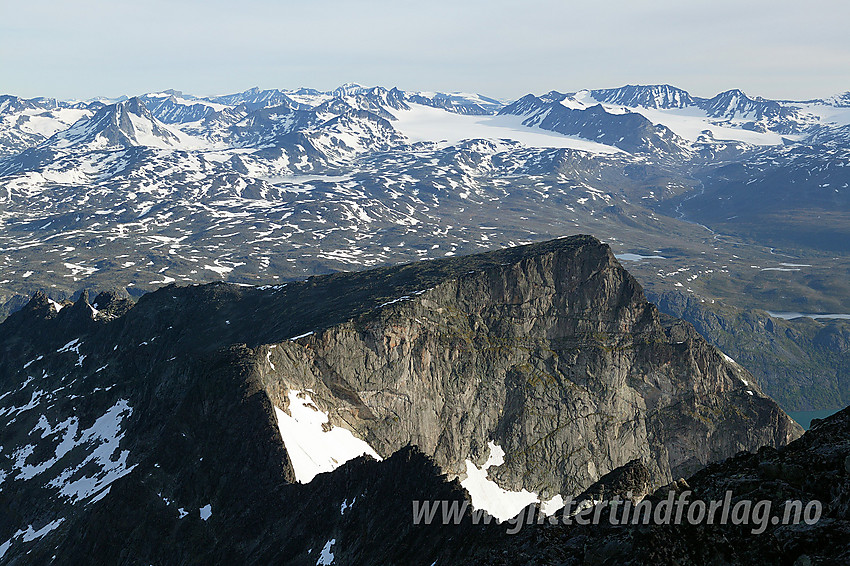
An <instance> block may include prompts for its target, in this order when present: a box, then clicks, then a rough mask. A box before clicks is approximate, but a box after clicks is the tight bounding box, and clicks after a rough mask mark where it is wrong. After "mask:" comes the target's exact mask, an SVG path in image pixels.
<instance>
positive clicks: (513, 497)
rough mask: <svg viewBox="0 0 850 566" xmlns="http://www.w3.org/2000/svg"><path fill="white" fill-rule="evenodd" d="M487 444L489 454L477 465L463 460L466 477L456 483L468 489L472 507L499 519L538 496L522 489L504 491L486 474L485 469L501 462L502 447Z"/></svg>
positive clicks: (507, 516) (491, 443)
mask: <svg viewBox="0 0 850 566" xmlns="http://www.w3.org/2000/svg"><path fill="white" fill-rule="evenodd" d="M487 446H489V447H490V454H489V456H488V457H487V461H486V462H485V463H484V465H483V466H482V467H481V468H479V467H477V466H476V465H475V464H473V463H472V461H470V460H466V479H465V480H463V481H462V482H460V485H462V486H463V487H464V489H466V491H468V492H469V496H470V498H471V499H472V505H473V507H475V508H476V509H484V510H485V511H487V513H489V514H490V515H492V516H493V517H495V518H496V519H498V520H499V521H507V520H508V519H511V518H513V517H515V516H516V515H517V513H519V512H520V511H522V510H523V509H524V508H525V507H527V506H528V505H530V504H531V503H538V502H539V501H540V500H539V498H538V497H537V494H536V493H533V492H530V491H526V490H524V489H523V490H522V491H508V490H507V489H503V488H502V487H500V486H499V485H498V484H497V483H496V482H494V481H493V480H491V479H489V478H487V470H488V469H490V468H491V467H493V466H496V467H498V466H501V465H502V464H504V463H505V451H504V450H502V448H501V447H500V446H499V445H498V444H496V443H495V442H492V441H490V442H488V443H487Z"/></svg>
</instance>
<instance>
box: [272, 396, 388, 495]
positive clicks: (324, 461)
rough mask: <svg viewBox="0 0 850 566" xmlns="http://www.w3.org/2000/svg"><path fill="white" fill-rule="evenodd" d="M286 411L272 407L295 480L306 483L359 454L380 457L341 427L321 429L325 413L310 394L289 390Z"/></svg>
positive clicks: (325, 417)
mask: <svg viewBox="0 0 850 566" xmlns="http://www.w3.org/2000/svg"><path fill="white" fill-rule="evenodd" d="M288 397H289V414H286V413H285V412H284V411H282V410H281V409H279V408H278V407H275V415H276V416H277V426H278V429H279V430H280V437H281V439H283V444H284V446H285V447H286V451H287V453H288V454H289V459H290V461H291V462H292V467H293V468H294V469H295V479H297V480H298V481H299V482H300V483H309V482H310V481H311V480H312V479H313V478H314V477H316V475H317V474H321V473H324V472H332V471H333V470H335V469H337V468H338V467H340V466H341V465H343V464H344V463H346V462H348V461H349V460H352V459H354V458H356V457H358V456H360V455H362V454H368V455H370V456H372V457H373V458H375V459H376V460H380V459H381V457H380V456H378V453H377V452H375V450H373V449H372V447H371V446H369V445H368V444H367V443H366V442H364V441H363V440H360V439H359V438H357V437H356V436H354V435H353V434H352V433H351V431H349V430H347V429H344V428H341V427H336V426H333V427H330V430H328V431H325V427H324V426H323V425H326V423H327V422H328V414H327V413H325V412H323V411H320V410H319V409H317V408H316V406H315V405H313V402H312V399H311V398H310V395H308V394H307V393H305V392H302V391H289V393H288Z"/></svg>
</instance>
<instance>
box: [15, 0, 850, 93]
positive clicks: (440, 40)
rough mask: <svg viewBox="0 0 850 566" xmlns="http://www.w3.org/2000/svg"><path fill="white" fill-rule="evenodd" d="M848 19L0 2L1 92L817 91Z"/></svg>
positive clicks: (745, 13) (218, 2)
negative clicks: (350, 88) (636, 87)
mask: <svg viewBox="0 0 850 566" xmlns="http://www.w3.org/2000/svg"><path fill="white" fill-rule="evenodd" d="M848 22H850V2H846V1H844V0H830V1H825V0H808V2H806V3H804V2H799V1H797V0H795V1H794V2H789V1H786V0H772V1H766V0H735V1H729V0H712V1H705V0H685V1H682V0H676V1H658V0H645V1H642V0H597V1H596V2H591V1H589V0H582V1H581V2H574V1H571V0H562V1H549V0H545V1H544V0H524V1H522V2H510V1H504V0H488V1H479V0H471V1H462V0H456V1H454V2H450V1H445V0H426V1H422V0H420V1H416V2H413V1H408V0H394V1H384V0H380V1H361V2H352V1H347V2H346V1H339V0H300V1H298V2H289V1H286V0H278V1H274V0H241V1H239V2H236V1H223V0H204V1H201V0H168V1H166V0H135V1H133V2H125V1H121V0H108V1H104V0H75V1H74V2H68V1H67V0H63V1H56V0H46V1H40V0H30V1H26V2H13V1H12V0H0V93H8V94H15V95H18V96H25V97H33V96H52V97H56V98H61V99H87V98H92V97H96V96H108V97H115V96H120V95H131V96H132V95H137V94H143V93H146V92H154V91H159V90H165V89H168V88H173V89H176V90H181V91H184V92H187V93H192V94H196V95H211V94H224V93H230V92H238V91H242V90H245V89H247V88H250V87H253V86H259V87H261V88H297V87H300V86H308V87H312V88H318V89H321V90H330V89H333V88H335V87H336V86H338V85H340V84H343V83H346V82H356V83H359V84H363V85H367V86H373V85H382V86H386V87H391V86H398V87H399V88H401V89H402V90H409V91H414V90H429V91H444V92H454V91H462V92H479V93H482V94H486V95H490V96H493V97H496V98H501V99H505V100H510V99H515V98H518V97H520V96H522V95H524V94H527V93H530V92H531V93H536V94H540V93H544V92H548V91H550V90H558V91H561V92H571V91H575V90H579V89H582V88H609V87H616V86H621V85H624V84H661V83H667V84H673V85H675V86H678V87H681V88H684V89H685V90H688V91H689V92H691V94H693V95H697V96H712V95H714V94H716V93H718V92H721V91H724V90H728V89H730V88H741V89H742V90H744V91H745V92H747V93H748V94H750V95H751V96H764V97H766V98H774V99H793V100H805V99H811V98H818V97H824V96H829V95H832V94H837V93H840V92H845V91H848V90H850V34H848V33H847V32H846V25H847V23H848Z"/></svg>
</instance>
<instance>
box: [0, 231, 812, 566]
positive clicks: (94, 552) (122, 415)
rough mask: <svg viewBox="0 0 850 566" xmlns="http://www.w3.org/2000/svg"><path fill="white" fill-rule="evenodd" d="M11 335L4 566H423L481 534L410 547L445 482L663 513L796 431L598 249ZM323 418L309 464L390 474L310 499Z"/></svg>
mask: <svg viewBox="0 0 850 566" xmlns="http://www.w3.org/2000/svg"><path fill="white" fill-rule="evenodd" d="M0 335H2V358H0V372H2V373H1V374H0V375H2V384H3V390H2V393H0V405H2V408H0V419H2V424H3V437H2V441H0V444H2V449H0V486H2V490H3V494H4V508H5V512H4V514H2V516H0V539H2V541H6V542H4V543H2V545H0V553H2V556H0V560H2V561H3V562H4V563H9V564H15V563H21V562H25V561H27V560H30V559H32V558H33V557H39V558H38V559H39V560H40V559H45V560H47V559H48V558H50V557H52V556H56V557H57V558H56V560H59V561H61V562H62V563H85V562H86V561H87V560H88V561H90V560H91V557H92V556H96V557H97V560H96V561H99V562H109V563H126V564H134V563H142V562H164V563H178V562H185V561H187V560H190V561H191V560H202V561H203V560H213V561H221V560H236V561H238V562H253V563H268V562H269V561H275V560H277V561H281V560H283V561H287V562H288V563H294V564H299V563H305V564H306V563H308V562H309V563H311V564H315V563H316V562H317V561H318V560H319V556H320V555H322V553H323V552H326V553H331V554H334V555H335V556H337V562H336V563H350V562H351V561H352V560H354V559H355V558H358V559H360V560H361V561H362V560H365V561H370V559H367V558H364V557H369V556H378V557H380V558H379V559H378V561H386V560H389V561H390V562H392V561H393V560H390V557H392V558H393V559H399V560H401V559H402V558H404V557H408V558H410V557H411V554H410V553H411V548H420V549H421V551H422V553H421V554H420V555H418V557H417V558H415V559H412V560H413V561H412V562H411V563H420V562H422V563H425V562H424V560H423V557H424V556H426V555H427V556H429V557H430V556H434V557H438V556H449V555H451V553H455V554H456V556H462V555H464V554H465V553H467V552H469V546H468V545H467V544H466V543H464V542H462V541H463V540H465V539H464V537H465V536H467V535H469V534H470V533H475V532H479V531H480V532H484V531H486V529H485V527H483V526H481V527H473V526H471V525H470V526H467V527H462V528H460V529H455V530H453V529H454V527H452V528H449V527H446V528H444V529H443V530H439V529H438V530H437V531H436V532H437V533H438V534H436V535H435V534H434V533H435V531H434V530H426V529H424V527H423V528H419V527H415V526H414V525H412V524H411V523H410V521H409V517H410V515H409V513H410V501H411V498H413V499H423V500H424V499H451V500H457V501H461V500H465V499H464V498H465V497H468V496H466V495H465V493H464V491H462V488H461V487H460V485H459V484H458V483H456V482H453V481H452V480H459V481H463V482H466V481H467V480H468V479H469V477H470V475H471V474H472V473H473V472H474V471H475V470H476V469H477V468H479V467H481V466H482V464H483V463H484V460H485V459H488V457H489V456H492V452H494V451H495V450H497V449H499V450H501V451H503V452H504V454H505V457H504V458H503V462H502V463H500V464H498V465H493V466H491V467H490V468H489V480H488V481H492V482H495V483H496V484H498V486H501V488H504V489H507V490H509V491H512V492H519V491H520V490H521V489H525V490H527V491H530V492H533V493H534V494H536V495H537V496H538V497H539V499H538V500H539V501H543V500H549V499H551V498H553V497H554V496H556V495H561V496H567V495H575V494H578V493H580V492H582V491H584V490H585V489H586V488H589V487H591V486H592V484H594V482H597V481H598V480H600V479H601V478H602V477H603V476H604V475H605V474H608V473H609V472H613V471H614V470H616V469H618V468H620V467H622V466H624V465H634V464H633V461H635V460H639V461H640V462H641V463H642V464H641V465H642V466H643V467H644V468H645V470H646V471H645V473H644V474H643V475H642V476H641V477H643V478H644V480H645V483H646V486H645V489H649V487H650V486H659V485H662V484H666V483H669V482H670V481H671V480H672V479H675V478H677V477H679V476H682V475H687V474H690V473H691V472H693V471H695V470H697V469H699V468H700V467H702V466H703V465H705V464H707V463H709V462H713V461H717V460H720V459H722V458H725V457H727V456H730V455H732V454H734V453H737V452H739V451H741V450H752V449H756V448H758V447H759V446H763V445H768V446H773V447H780V446H782V445H784V444H786V443H787V442H789V441H790V440H792V439H793V438H795V437H796V436H798V435H799V433H800V429H799V427H798V426H797V425H796V424H794V423H793V421H791V420H790V419H789V418H788V417H787V416H786V415H785V414H784V413H783V412H782V411H781V410H780V409H779V408H778V407H777V406H776V404H775V403H774V402H773V401H772V400H770V399H769V398H768V397H766V396H764V395H763V394H762V393H761V392H760V391H759V389H758V388H757V387H756V386H755V385H754V384H753V383H752V382H751V381H750V380H751V379H752V378H751V376H750V375H749V374H748V373H747V372H746V371H745V370H743V368H741V367H740V366H738V365H737V364H735V363H733V362H731V361H729V360H727V359H725V358H724V356H723V355H722V354H721V353H720V352H719V351H717V350H716V349H715V348H713V347H712V346H709V345H708V344H707V343H706V342H705V341H704V340H703V339H702V338H701V337H700V336H699V335H698V334H697V333H696V332H695V331H694V330H693V328H692V327H691V326H690V325H688V324H687V323H683V322H681V321H678V320H675V319H672V318H669V317H666V316H664V315H662V314H660V313H659V311H658V310H657V309H656V308H655V307H654V306H653V305H652V304H650V303H648V302H647V301H646V299H645V298H644V296H643V293H642V291H641V288H640V285H638V283H637V282H636V281H635V280H634V279H633V278H632V277H631V276H630V275H629V274H628V273H627V272H626V271H625V270H624V269H623V268H622V267H621V266H620V265H619V263H618V262H617V261H616V260H615V258H614V257H613V255H612V254H611V251H610V249H609V248H608V247H607V246H605V245H603V244H600V243H599V242H598V241H597V240H595V239H593V238H590V237H584V236H582V237H573V238H567V239H562V240H555V241H551V242H547V243H543V244H536V245H531V246H524V247H519V248H511V249H505V250H500V251H497V252H491V253H487V254H481V255H477V256H468V257H459V258H451V259H445V260H438V261H429V262H419V263H416V264H411V265H405V266H400V267H393V268H381V269H376V270H371V271H367V272H361V273H340V274H335V275H330V276H324V277H315V278H310V279H308V280H306V281H302V282H291V283H288V284H285V285H279V286H274V287H237V286H231V285H226V284H213V285H207V286H190V287H176V286H173V285H172V286H168V287H165V288H163V289H161V290H159V291H157V292H154V293H151V294H148V295H144V296H143V297H141V298H140V300H139V301H138V303H137V304H133V303H132V302H131V301H129V300H128V299H125V298H121V297H120V296H118V295H116V294H114V293H103V294H101V295H99V296H97V297H95V298H94V299H91V298H90V297H89V296H88V295H83V296H82V297H81V298H80V299H79V300H78V301H77V302H76V303H74V304H70V303H64V304H58V303H54V302H52V301H50V300H49V299H48V298H47V297H46V296H45V295H37V296H36V297H34V298H33V299H32V300H31V301H30V303H29V304H28V305H27V306H26V307H25V308H24V309H22V310H21V311H19V312H17V313H15V314H13V315H12V316H10V317H9V318H8V319H7V320H6V321H4V322H3V323H2V325H0ZM305 399H306V401H305ZM305 410H306V411H307V412H308V413H309V414H315V415H325V416H324V417H322V418H321V419H320V420H321V422H318V421H316V424H317V426H318V429H317V430H315V431H314V433H315V434H314V436H315V438H316V439H317V440H315V441H314V442H315V443H316V444H315V445H314V446H312V448H313V449H317V448H316V446H319V445H321V444H322V442H326V440H325V439H329V438H337V437H339V436H340V435H342V436H345V435H348V436H351V437H352V438H355V439H360V440H357V442H360V441H365V442H366V443H368V445H369V446H371V447H372V448H374V451H375V452H376V453H377V454H378V455H380V456H381V457H383V458H386V460H384V461H382V462H375V461H374V460H371V459H369V458H368V457H363V458H360V459H356V460H353V461H351V462H349V463H348V464H346V465H345V466H343V467H342V468H338V466H339V465H340V464H342V462H343V461H345V460H347V459H349V458H350V457H351V456H354V455H356V454H351V455H349V456H346V457H344V458H342V459H341V460H337V461H335V464H334V465H333V466H331V468H330V469H333V468H337V469H336V471H334V472H331V473H328V474H321V473H320V474H319V475H318V476H316V477H315V478H314V479H313V480H312V481H310V482H308V483H299V482H298V481H297V478H298V477H299V474H300V473H301V472H302V471H303V469H302V468H301V466H302V465H303V464H302V462H301V461H300V460H298V458H297V456H298V446H296V445H295V444H287V439H288V440H289V442H292V441H293V440H292V438H293V437H292V436H286V432H285V430H284V429H285V427H284V425H286V424H287V423H290V422H291V421H295V420H297V418H299V415H302V414H303V411H305ZM299 411H300V412H299ZM296 424H297V423H296ZM345 431H348V432H345ZM311 438H312V437H311ZM334 442H336V441H334ZM331 444H333V442H332V443H331ZM411 446H415V447H416V448H415V449H413V448H410V447H411ZM630 463H632V464H630ZM470 466H472V467H470ZM485 469H487V468H485ZM632 476H634V474H633V473H631V474H630V475H628V476H627V477H632ZM606 477H607V476H606ZM603 479H604V478H603ZM606 481H608V480H606ZM465 485H466V484H465ZM475 503H476V501H475V495H474V494H473V504H475ZM294 509H297V510H298V511H297V512H294V511H293V510H294ZM350 513H351V514H350ZM364 524H370V525H373V527H374V532H373V534H371V535H369V536H368V537H361V536H360V534H361V533H362V529H363V525H364ZM106 525H108V526H109V528H105V526H106ZM400 525H401V526H400ZM393 529H401V530H396V531H394V530H393ZM464 529H470V530H468V531H466V530H464ZM482 529H484V531H482ZM390 532H395V533H396V534H397V536H392V537H391V536H386V537H385V538H386V540H385V542H384V543H378V542H376V541H377V540H378V539H379V538H380V535H382V534H387V533H390ZM354 533H358V534H357V537H360V538H357V537H355V534H354ZM464 533H466V534H464ZM470 536H471V535H470ZM482 536H483V535H482ZM488 536H489V535H488ZM273 540H277V541H282V540H290V541H292V542H289V543H286V544H282V545H281V544H277V543H274V544H273V543H272V541H273ZM154 541H156V542H157V544H154ZM412 541H419V542H418V543H416V544H415V545H411V543H412ZM326 546H327V548H325V547H326ZM27 553H31V554H29V555H28V554H27ZM369 553H374V554H369ZM48 561H49V560H48ZM355 561H356V560H355ZM431 562H433V559H430V560H429V561H428V562H427V563H428V564H430V563H431ZM446 562H449V561H448V560H446ZM327 563H329V562H327Z"/></svg>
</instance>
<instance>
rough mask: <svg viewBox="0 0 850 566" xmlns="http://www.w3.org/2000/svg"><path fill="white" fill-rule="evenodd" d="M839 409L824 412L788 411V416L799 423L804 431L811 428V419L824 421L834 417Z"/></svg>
mask: <svg viewBox="0 0 850 566" xmlns="http://www.w3.org/2000/svg"><path fill="white" fill-rule="evenodd" d="M840 410H841V409H827V410H824V411H790V412H789V413H788V416H789V417H791V418H792V419H794V420H795V421H797V422H798V423H800V426H801V427H803V428H804V429H806V430H809V427H811V426H812V419H825V418H826V417H828V416H830V415H834V414H835V413H837V412H838V411H840Z"/></svg>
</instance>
